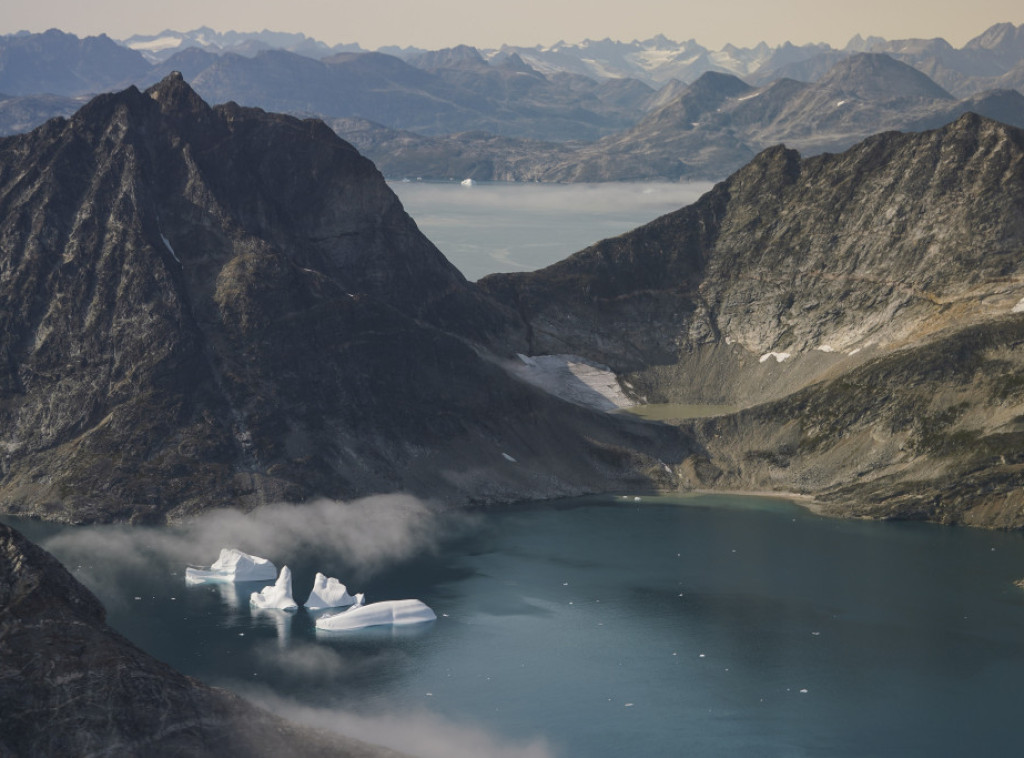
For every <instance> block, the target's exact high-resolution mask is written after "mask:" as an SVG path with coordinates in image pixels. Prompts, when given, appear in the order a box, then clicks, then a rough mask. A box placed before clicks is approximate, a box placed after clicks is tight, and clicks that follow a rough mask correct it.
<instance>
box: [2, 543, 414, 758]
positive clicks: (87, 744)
mask: <svg viewBox="0 0 1024 758" xmlns="http://www.w3.org/2000/svg"><path fill="white" fill-rule="evenodd" d="M105 616H106V613H105V611H104V609H103V606H102V605H101V604H100V602H99V600H97V599H96V597H95V596H94V595H93V594H92V593H91V592H89V590H87V589H86V588H85V587H83V586H82V585H81V584H80V583H79V582H78V581H77V580H75V578H74V577H72V576H71V575H70V574H69V573H68V572H67V571H66V570H65V569H64V567H63V566H61V565H60V563H58V562H57V560H56V559H54V558H53V556H51V555H50V554H49V553H47V552H46V551H45V550H43V549H42V548H40V547H38V546H36V545H34V544H32V543H31V542H29V541H28V540H27V539H25V538H24V537H23V536H22V535H21V534H19V533H18V532H17V531H15V530H14V529H11V528H10V527H8V526H5V525H4V524H0V713H2V714H3V715H2V717H0V753H2V754H3V755H4V756H7V757H9V758H19V757H23V758H30V756H31V757H35V758H41V757H42V756H70V755H78V756H85V755H113V756H132V755H147V756H182V755H188V756H195V757H196V758H200V757H201V756H210V758H214V756H224V755H247V756H281V755H304V756H317V757H323V758H326V757H327V756H333V757H335V758H342V757H344V756H349V757H351V758H373V757H374V756H380V758H386V757H387V756H394V758H398V756H397V754H396V753H393V752H391V751H389V750H385V749H383V748H376V747H372V746H370V745H366V744H365V743H361V742H358V741H357V740H351V739H347V738H344V737H340V736H337V735H328V734H325V733H320V732H314V731H313V730H311V729H307V728H304V727H298V726H296V725H293V724H290V723H288V722H286V721H284V720H282V719H280V718H278V717H277V716H274V715H272V714H271V713H268V712H266V711H263V710H261V709H259V708H256V707H254V706H252V705H250V704H249V703H247V702H245V701H244V700H242V699H241V698H239V697H238V696H237V695H233V694H231V693H229V692H226V691H224V690H218V689H214V688H212V687H207V686H206V685H203V684H201V683H200V682H198V681H196V680H194V679H191V678H190V677H187V676H184V675H182V674H179V673H177V672H176V671H174V670H173V669H171V668H170V667H169V666H166V665H165V664H163V663H160V662H159V661H157V660H155V659H153V658H151V657H150V656H148V655H147V654H145V653H144V652H142V651H141V650H139V649H138V648H137V647H135V646H134V645H132V644H131V643H130V642H129V641H128V640H126V639H125V638H123V637H122V636H121V635H119V634H118V633H117V632H115V631H113V630H112V629H111V628H110V627H108V626H107V625H106V623H105Z"/></svg>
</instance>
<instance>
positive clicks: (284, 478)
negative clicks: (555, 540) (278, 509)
mask: <svg viewBox="0 0 1024 758" xmlns="http://www.w3.org/2000/svg"><path fill="white" fill-rule="evenodd" d="M0 239H3V246H2V248H0V502H3V504H4V507H5V508H6V509H7V510H8V511H9V512H22V513H32V514H37V515H42V516H45V517H48V518H53V519H59V520H63V521H72V522H80V521H94V520H134V521H161V520H166V519H168V518H172V519H173V518H181V517H184V516H186V515H188V514H190V513H192V512H194V511H195V510H197V509H201V508H208V507H216V506H227V505H233V506H235V507H242V508H247V507H253V506H255V505H257V504H260V503H265V502H271V501H280V500H291V501H295V500H304V499H306V498H309V497H313V496H326V497H332V498H348V497H355V496H359V495H363V494H369V493H373V492H381V491H394V490H396V489H405V490H410V491H413V492H420V493H423V494H429V495H432V496H435V495H438V494H441V493H443V495H444V496H446V497H448V498H450V499H451V500H453V501H456V502H457V501H460V500H461V501H465V500H467V499H478V498H480V499H487V498H491V497H513V498H518V497H529V496H531V495H533V496H537V495H543V494H544V493H547V492H550V491H551V488H552V487H556V488H557V491H559V492H563V493H564V492H566V491H574V490H575V491H579V489H580V488H590V487H595V486H596V487H601V485H598V484H594V483H596V482H600V481H610V480H609V479H608V477H609V476H611V477H612V478H613V479H614V478H616V477H618V476H620V475H625V476H627V477H633V476H634V475H637V473H636V470H635V469H634V468H633V463H632V462H631V461H633V460H634V459H633V458H622V459H621V460H620V461H618V463H616V464H614V465H612V466H611V467H609V465H608V460H607V456H606V455H605V454H603V453H602V454H600V455H599V454H598V452H597V449H596V448H597V444H598V443H595V442H592V441H591V440H599V439H602V438H604V439H605V440H607V441H609V442H610V441H611V440H615V439H618V437H619V435H620V434H621V433H623V432H622V431H621V429H620V426H621V423H620V422H618V421H614V420H606V419H604V418H603V417H602V418H597V419H593V418H590V417H586V414H584V417H579V418H575V417H576V416H578V414H579V413H581V411H580V410H579V409H575V408H571V407H569V408H567V407H563V406H564V404H560V403H561V401H558V400H555V399H554V398H551V397H548V396H545V395H544V393H542V392H541V391H539V390H535V389H532V388H529V387H526V386H523V385H522V384H521V383H520V382H518V381H517V380H515V379H513V378H512V377H510V376H509V375H507V374H505V372H504V371H503V370H502V369H501V368H500V367H499V363H500V361H501V360H503V359H505V358H507V357H509V356H511V355H512V354H514V353H515V352H522V350H524V349H525V334H524V326H523V324H522V323H521V321H520V320H519V319H518V317H517V315H516V314H515V312H514V311H513V310H512V309H511V308H507V307H505V306H503V305H501V304H499V303H497V302H495V301H493V300H491V299H489V298H488V297H487V296H485V295H484V294H483V293H481V292H480V290H479V289H478V288H477V287H475V286H474V285H471V284H470V283H468V282H467V281H466V280H465V278H464V277H463V276H462V275H461V274H460V273H459V272H458V270H457V269H455V267H454V266H452V265H451V263H449V262H448V261H447V260H446V259H445V258H444V256H443V255H442V254H441V252H440V251H439V250H438V249H437V248H436V247H435V246H434V245H433V244H432V243H431V242H430V241H429V240H427V239H426V238H425V237H424V236H423V235H422V234H421V233H420V231H419V229H418V228H417V227H416V224H415V223H414V222H413V220H412V219H411V218H410V217H409V216H408V214H406V213H405V211H404V209H403V208H402V206H401V203H400V202H399V201H398V198H397V197H396V196H395V194H394V193H393V192H392V191H391V190H390V189H389V188H388V186H387V184H386V183H385V181H384V179H383V177H382V176H381V175H380V173H379V172H378V171H377V170H376V169H375V167H374V166H373V164H372V163H370V162H369V161H368V160H366V159H365V158H363V157H362V156H360V155H359V154H358V152H357V151H356V150H355V149H354V148H353V147H352V146H351V145H349V144H348V143H346V142H344V141H343V140H341V139H340V138H338V137H337V136H336V135H335V134H334V133H333V132H331V130H330V129H328V128H327V127H326V126H325V125H324V124H323V123H322V122H320V121H315V120H305V121H303V120H299V119H296V118H292V117H289V116H283V115H278V114H271V113H265V112H264V111H261V110H258V109H249V108H242V107H240V106H238V105H235V104H233V103H228V104H226V105H222V106H217V107H215V108H210V107H209V106H207V105H206V104H205V103H204V102H203V101H202V100H201V99H200V98H198V97H197V95H196V94H195V92H194V91H193V90H192V89H191V88H190V87H189V86H188V84H187V83H186V82H185V81H184V79H183V77H181V76H180V75H173V74H172V75H171V76H168V77H166V78H165V79H164V80H163V81H161V82H160V83H158V84H157V85H156V86H154V87H153V88H151V89H150V90H148V91H147V92H146V93H142V92H139V91H138V90H137V89H135V88H129V89H128V90H124V91H122V92H119V93H114V94H111V95H104V96H101V97H99V98H96V99H94V100H93V101H91V102H90V103H89V104H88V105H87V106H85V107H84V108H83V109H81V110H80V111H79V112H78V113H77V114H76V115H75V116H74V117H73V118H72V119H70V120H69V121H66V122H62V121H55V122H50V123H49V124H47V125H44V126H43V127H40V128H39V129H37V130H36V131H34V132H31V133H29V134H25V135H20V136H18V137H13V138H8V139H5V140H0ZM524 407H530V408H535V409H544V411H543V412H541V411H540V410H538V411H537V412H536V413H533V412H531V413H527V414H525V415H524V414H523V412H522V409H523V408H524ZM570 417H574V418H570ZM580 424H582V427H583V428H585V429H586V430H587V431H586V434H583V433H581V432H580V431H578V429H579V427H580ZM551 425H554V426H555V427H556V428H554V429H551V428H549V426H551ZM541 427H543V430H542V429H541ZM522 440H536V441H537V442H536V443H530V444H531V445H532V444H536V449H535V450H533V451H532V452H531V450H530V449H529V445H524V444H522V442H521V441H522ZM554 440H558V447H559V449H560V450H561V451H562V455H559V456H554V455H550V454H549V451H548V447H549V446H550V445H551V444H554V443H553V441H554ZM611 444H613V445H614V444H616V443H611ZM572 451H575V452H572ZM503 452H507V453H508V454H509V455H511V456H513V457H515V458H516V459H517V460H519V461H524V460H532V461H533V465H531V466H529V467H527V466H522V467H516V468H514V469H511V470H507V471H497V470H495V467H498V468H501V467H502V466H503V465H505V464H506V463H507V461H506V459H505V458H503V457H502V455H501V454H502V453H503ZM565 454H567V455H568V456H569V457H570V458H573V459H574V460H575V463H569V464H568V465H567V464H566V461H565V460H564V455H565ZM602 456H603V457H602ZM548 467H551V468H548ZM555 468H557V472H558V473H557V474H556V473H555ZM455 470H458V471H464V470H470V471H474V472H478V473H477V474H474V475H471V476H468V477H467V476H463V475H461V474H459V475H455V474H453V473H452V472H453V471H455ZM44 471H45V472H47V473H45V474H43V472H44ZM536 471H549V472H550V474H545V475H543V476H541V475H538V474H536V473H535V472H536ZM645 476H646V474H644V475H641V478H643V477H645ZM553 482H554V484H552V483H553ZM588 482H589V483H588ZM602 488H603V487H602ZM497 493H501V494H497Z"/></svg>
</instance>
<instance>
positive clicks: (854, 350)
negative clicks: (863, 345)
mask: <svg viewBox="0 0 1024 758" xmlns="http://www.w3.org/2000/svg"><path fill="white" fill-rule="evenodd" d="M859 352H860V348H859V347H855V348H854V349H853V350H851V351H850V352H848V353H847V355H856V354H857V353H859Z"/></svg>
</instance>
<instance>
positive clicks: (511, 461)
mask: <svg viewBox="0 0 1024 758" xmlns="http://www.w3.org/2000/svg"><path fill="white" fill-rule="evenodd" d="M501 457H502V458H504V459H505V460H506V461H508V462H509V463H518V462H519V461H517V460H516V459H515V458H513V457H512V456H511V455H509V454H508V453H502V454H501Z"/></svg>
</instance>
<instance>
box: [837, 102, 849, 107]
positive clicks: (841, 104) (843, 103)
mask: <svg viewBox="0 0 1024 758" xmlns="http://www.w3.org/2000/svg"><path fill="white" fill-rule="evenodd" d="M848 102H849V100H840V101H839V102H837V103H836V108H839V107H841V106H844V105H846V104H847V103H848Z"/></svg>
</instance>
